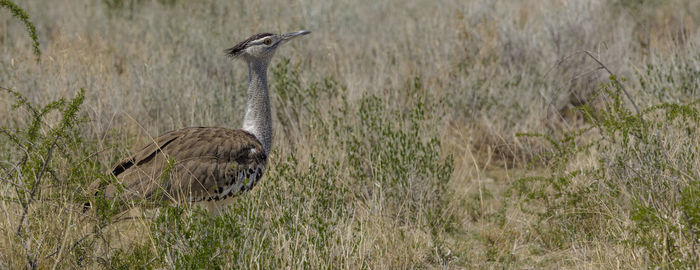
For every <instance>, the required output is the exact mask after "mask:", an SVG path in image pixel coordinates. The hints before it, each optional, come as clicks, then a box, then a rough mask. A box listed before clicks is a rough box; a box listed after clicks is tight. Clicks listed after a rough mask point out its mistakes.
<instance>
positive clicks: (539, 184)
mask: <svg viewBox="0 0 700 270" xmlns="http://www.w3.org/2000/svg"><path fill="white" fill-rule="evenodd" d="M622 91H623V90H622V89H621V86H620V85H618V84H617V83H616V81H615V80H614V78H611V81H610V83H608V84H605V85H603V86H602V87H601V89H600V91H599V93H598V95H599V97H601V98H602V100H604V102H603V104H602V108H600V109H598V110H594V109H593V108H591V107H587V106H584V107H581V110H582V111H583V112H584V114H585V116H586V120H587V121H588V122H589V123H590V124H591V126H590V127H587V128H584V129H581V130H577V131H571V132H569V133H566V134H565V135H564V136H563V137H562V138H552V137H548V136H544V135H536V136H542V137H545V138H546V139H547V140H548V141H549V142H551V143H552V145H553V148H552V149H553V150H552V152H551V153H550V154H549V155H547V156H546V157H543V158H545V159H547V160H550V161H551V166H550V168H549V174H550V175H549V176H545V177H528V178H521V179H519V180H518V181H515V182H514V183H513V185H512V187H511V191H512V192H513V193H512V194H514V195H516V197H519V198H522V199H523V200H524V202H526V203H525V204H524V207H523V209H525V210H527V212H530V213H536V214H537V215H538V216H539V217H540V221H539V223H540V225H541V226H538V227H537V230H538V232H537V233H538V235H539V236H540V237H541V239H542V244H543V245H544V246H545V247H547V248H568V247H570V246H571V245H573V244H574V243H577V244H580V243H582V242H583V243H586V242H588V241H604V242H613V243H618V244H624V245H628V247H629V249H628V252H642V254H644V256H645V258H646V260H647V262H648V263H650V264H651V265H655V266H660V267H672V268H687V267H692V266H694V265H697V263H698V254H697V245H698V239H697V233H698V226H699V225H700V224H699V223H698V219H697V218H696V217H697V202H698V200H699V199H700V197H698V195H700V194H698V192H697V187H698V183H699V181H700V170H699V164H698V162H697V157H698V156H699V155H700V133H699V130H700V129H699V124H700V113H699V112H698V109H699V108H698V107H699V105H700V102H699V101H694V102H689V103H687V104H678V103H668V102H664V103H660V104H658V105H654V106H649V107H648V108H646V109H644V110H642V111H641V114H637V113H636V112H634V111H632V110H630V109H629V108H628V107H627V105H626V104H625V101H624V99H623V96H622ZM592 132H595V135H591V133H592ZM584 133H587V135H586V136H584V135H583V134H584ZM520 135H521V136H533V134H520ZM588 155H593V156H594V157H596V162H595V163H594V164H595V165H593V166H579V168H581V169H576V170H569V169H568V168H569V165H570V164H572V163H573V162H580V160H581V159H583V157H584V156H588Z"/></svg>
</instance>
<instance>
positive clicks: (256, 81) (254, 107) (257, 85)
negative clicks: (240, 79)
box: [243, 60, 272, 154]
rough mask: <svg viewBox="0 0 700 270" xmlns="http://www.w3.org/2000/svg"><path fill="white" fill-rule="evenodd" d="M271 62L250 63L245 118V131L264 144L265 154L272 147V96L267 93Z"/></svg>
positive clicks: (255, 61)
mask: <svg viewBox="0 0 700 270" xmlns="http://www.w3.org/2000/svg"><path fill="white" fill-rule="evenodd" d="M268 63H269V61H266V60H250V61H248V76H249V77H248V104H247V107H246V110H245V117H244V118H243V130H245V131H248V132H250V133H251V134H253V135H254V136H255V138H257V139H258V141H260V143H262V145H263V147H264V148H265V154H269V153H270V146H271V145H272V116H271V113H270V96H269V95H268V91H267V66H268Z"/></svg>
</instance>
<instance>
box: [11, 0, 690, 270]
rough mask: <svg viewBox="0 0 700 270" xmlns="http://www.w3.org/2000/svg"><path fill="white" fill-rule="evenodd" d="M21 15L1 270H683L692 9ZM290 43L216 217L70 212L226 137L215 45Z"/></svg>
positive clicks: (177, 4)
mask: <svg viewBox="0 0 700 270" xmlns="http://www.w3.org/2000/svg"><path fill="white" fill-rule="evenodd" d="M1 3H9V2H8V1H5V2H1ZM20 4H21V7H22V8H23V9H24V11H23V13H18V12H16V11H11V12H10V13H7V14H6V15H7V16H5V15H0V67H1V68H0V86H2V87H4V89H11V91H8V90H5V91H2V92H0V116H2V117H0V126H3V127H4V128H3V135H2V136H0V138H2V139H0V150H2V151H0V152H1V153H2V159H0V160H2V163H1V164H2V165H0V168H1V169H2V172H1V174H0V177H2V184H1V185H0V186H1V187H2V189H1V190H2V191H1V192H0V195H1V196H2V198H3V200H2V202H1V203H0V205H1V206H2V212H1V213H2V215H4V216H5V218H4V219H3V221H2V222H0V232H1V233H2V234H1V235H2V237H0V242H1V243H0V268H22V267H31V266H34V267H40V268H48V267H56V268H81V267H82V268H96V267H103V268H132V267H133V266H135V265H142V266H144V267H145V268H334V269H335V268H389V269H396V268H399V269H403V268H438V267H449V268H452V267H455V268H471V267H474V268H528V267H542V268H581V267H582V268H644V267H648V268H650V267H659V268H693V267H696V266H697V264H698V241H699V240H698V237H697V233H698V222H697V221H698V220H699V219H700V218H698V209H697V202H698V200H699V199H698V198H699V196H698V190H699V189H700V188H698V184H697V183H698V168H699V166H698V165H699V164H698V161H697V160H698V159H697V155H698V134H697V130H698V127H697V124H698V120H697V119H698V113H697V110H698V103H697V100H698V98H700V96H698V94H700V92H699V90H698V89H699V87H700V81H699V80H700V79H699V78H700V76H698V74H700V51H698V46H697V45H698V42H700V33H699V31H700V27H698V26H700V14H698V13H697V12H696V11H697V10H700V3H697V1H689V0H671V1H608V0H595V1H559V0H548V1H541V2H517V1H491V2H488V1H452V0H448V1H442V2H440V3H439V4H436V3H434V2H433V1H422V0H415V1H393V0H391V1H382V2H376V1H359V2H357V1H353V2H348V1H307V0H304V1H298V2H293V3H286V4H284V5H281V4H279V3H276V2H274V1H260V2H256V3H252V2H246V1H218V0H207V1H198V2H197V3H194V2H187V1H161V0H124V1H115V0H105V1H84V0H61V1H58V2H55V3H53V4H52V8H50V9H47V8H45V7H46V3H44V2H43V1H24V2H22V3H20ZM3 6H7V5H3ZM17 14H25V15H27V14H29V15H31V20H28V19H25V20H24V24H25V25H23V23H22V22H20V21H18V20H17V19H16V18H15V17H12V15H15V16H17ZM24 17H27V16H24ZM18 18H20V20H21V18H23V17H22V16H19V17H18ZM27 18H28V17H27ZM28 22H33V23H34V25H35V26H36V34H37V35H36V38H34V39H29V38H23V37H25V36H27V32H26V30H27V29H28V28H27V26H26V25H31V24H27V23H28ZM298 29H309V30H312V31H313V34H312V35H309V36H307V37H305V38H304V39H299V40H295V42H293V43H289V44H288V45H287V46H286V47H285V48H282V49H281V50H280V51H279V52H278V56H277V57H276V58H275V60H273V67H272V69H271V70H270V87H271V90H272V91H271V94H272V102H273V118H274V125H275V126H274V128H275V134H274V138H275V139H274V142H273V149H274V150H273V152H272V153H271V156H270V158H271V161H270V167H269V171H268V172H267V173H266V176H265V177H264V179H263V180H262V181H261V183H260V184H259V185H258V186H257V187H256V188H255V189H253V190H252V191H251V192H249V193H247V194H244V195H242V196H240V197H238V198H236V200H235V201H234V203H233V204H232V205H231V207H230V209H228V210H227V211H224V212H223V213H222V214H221V215H218V216H211V215H209V214H206V213H204V212H203V210H201V209H199V208H198V207H197V206H188V205H181V206H165V207H160V208H157V209H149V208H141V209H139V207H135V209H133V210H131V211H130V212H128V213H127V216H128V217H129V218H128V219H125V218H124V215H122V214H123V213H121V211H120V210H121V209H122V208H121V207H123V206H125V205H130V204H131V202H117V203H116V204H115V203H114V202H112V201H99V200H98V201H94V199H95V198H86V197H85V195H84V194H85V192H84V188H85V187H86V186H87V185H88V184H89V183H91V182H93V181H96V180H101V181H113V180H114V179H112V178H110V177H109V176H107V175H105V174H104V171H105V170H106V169H107V168H109V167H110V166H111V164H113V163H114V162H115V161H117V160H119V159H120V158H122V157H124V156H126V155H128V154H129V153H130V152H131V151H133V150H134V148H135V147H139V146H140V145H142V144H143V143H145V142H149V141H150V140H151V138H152V137H155V136H157V135H158V134H160V133H163V132H165V131H168V130H172V129H177V128H181V127H185V126H202V125H203V126H225V127H230V128H237V127H238V126H240V123H241V122H240V121H241V116H242V114H243V104H244V102H245V91H243V89H245V82H246V78H247V77H246V76H247V74H246V70H245V67H244V65H243V64H240V63H232V62H230V60H229V59H227V58H226V57H224V56H223V53H222V50H223V49H224V48H227V47H230V46H231V45H232V44H233V43H235V42H237V41H239V40H241V39H243V38H245V37H247V36H249V35H250V34H253V33H255V32H262V31H275V32H284V31H293V30H298ZM37 40H40V41H42V43H41V47H39V46H38V45H36V46H35V44H38V43H36V41H37ZM38 48H41V49H42V50H41V51H42V54H41V56H40V59H41V62H37V61H34V59H36V58H38V57H39V56H38V54H37V55H35V54H34V53H35V49H38ZM583 50H589V51H593V55H595V56H596V57H597V58H599V59H600V60H601V61H602V62H604V63H605V64H606V65H607V66H608V67H609V68H610V69H611V70H612V71H614V72H615V75H616V77H615V79H617V80H619V81H620V83H617V82H614V81H610V77H609V74H607V73H604V71H602V70H599V64H598V63H596V62H595V61H593V60H592V59H591V58H589V57H588V55H586V54H585V53H583ZM621 85H624V86H625V88H626V89H627V90H628V91H629V94H630V95H631V96H632V97H633V98H634V101H635V104H637V106H638V107H639V108H640V109H641V111H640V114H638V113H637V112H636V111H634V109H633V108H632V105H631V103H630V102H629V100H628V99H627V98H626V97H625V96H624V94H622V93H621V92H620V91H621V88H620V87H621ZM79 89H85V90H84V92H83V91H79ZM76 93H77V94H76ZM642 119H643V120H642ZM517 134H530V135H535V134H536V136H534V137H533V136H517ZM42 172H43V173H42ZM88 199H91V200H93V203H95V206H94V213H93V212H90V213H89V214H85V213H83V212H82V205H83V203H84V202H85V201H86V200H88Z"/></svg>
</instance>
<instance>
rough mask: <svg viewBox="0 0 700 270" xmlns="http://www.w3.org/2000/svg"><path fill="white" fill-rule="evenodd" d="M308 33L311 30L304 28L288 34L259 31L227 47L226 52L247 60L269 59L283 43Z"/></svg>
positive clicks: (231, 55)
mask: <svg viewBox="0 0 700 270" xmlns="http://www.w3.org/2000/svg"><path fill="white" fill-rule="evenodd" d="M308 33H311V32H310V31H306V30H302V31H296V32H291V33H286V34H271V33H259V34H255V35H252V36H251V37H249V38H247V39H246V40H244V41H242V42H241V43H238V44H236V46H233V47H232V48H229V49H226V50H225V52H226V54H227V55H228V56H230V57H233V58H242V59H244V60H246V61H250V60H254V59H266V60H269V59H270V58H271V57H272V56H273V55H274V54H275V51H276V50H277V48H279V47H280V46H282V44H284V43H286V42H287V41H290V40H292V39H294V38H296V37H299V36H303V35H306V34H308Z"/></svg>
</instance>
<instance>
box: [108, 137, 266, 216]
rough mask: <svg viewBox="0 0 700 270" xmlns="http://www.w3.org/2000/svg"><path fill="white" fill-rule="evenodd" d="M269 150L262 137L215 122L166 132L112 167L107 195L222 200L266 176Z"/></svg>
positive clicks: (150, 198)
mask: <svg viewBox="0 0 700 270" xmlns="http://www.w3.org/2000/svg"><path fill="white" fill-rule="evenodd" d="M266 165H267V155H266V154H265V150H264V148H263V146H262V145H261V144H260V142H259V141H258V140H257V139H256V138H255V137H254V136H253V135H251V134H250V133H248V132H246V131H243V130H230V129H225V128H215V127H195V128H184V129H179V130H174V131H170V132H167V133H165V134H163V135H161V136H159V137H157V138H155V139H154V140H153V142H151V143H149V144H148V145H146V146H145V147H143V148H142V149H141V150H139V151H137V152H136V153H135V154H134V155H132V156H130V157H128V158H125V159H123V160H121V161H120V162H119V163H117V165H116V166H114V168H113V169H112V171H111V174H113V175H114V176H115V177H116V178H117V179H118V185H121V186H122V187H123V188H124V192H122V193H119V192H117V190H118V187H117V186H115V185H114V184H112V185H108V186H106V187H104V194H105V197H106V198H108V199H111V198H115V197H116V196H118V195H119V196H122V198H123V199H126V200H133V199H148V200H157V201H172V202H200V201H221V200H223V199H226V198H228V197H232V196H235V195H237V194H238V193H240V192H243V191H247V190H250V189H251V188H253V186H254V185H255V184H257V182H258V181H259V180H260V178H261V177H262V174H263V172H264V171H265V166H266Z"/></svg>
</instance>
